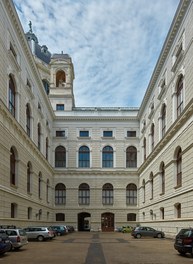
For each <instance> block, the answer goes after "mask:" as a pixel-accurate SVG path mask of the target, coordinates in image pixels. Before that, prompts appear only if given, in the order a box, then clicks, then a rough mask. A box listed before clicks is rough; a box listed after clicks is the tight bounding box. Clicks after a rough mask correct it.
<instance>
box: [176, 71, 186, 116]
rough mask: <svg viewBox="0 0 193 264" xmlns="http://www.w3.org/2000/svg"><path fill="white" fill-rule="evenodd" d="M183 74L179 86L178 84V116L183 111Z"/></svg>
mask: <svg viewBox="0 0 193 264" xmlns="http://www.w3.org/2000/svg"><path fill="white" fill-rule="evenodd" d="M183 80H184V78H183V75H182V74H181V75H180V77H179V79H178V82H177V86H176V93H177V117H179V116H180V115H181V113H182V111H183Z"/></svg>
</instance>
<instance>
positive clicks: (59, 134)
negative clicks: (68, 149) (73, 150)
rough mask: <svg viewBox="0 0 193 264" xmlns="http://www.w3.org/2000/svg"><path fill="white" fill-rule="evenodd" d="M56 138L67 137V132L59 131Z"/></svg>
mask: <svg viewBox="0 0 193 264" xmlns="http://www.w3.org/2000/svg"><path fill="white" fill-rule="evenodd" d="M56 137H65V130H57V131H56Z"/></svg>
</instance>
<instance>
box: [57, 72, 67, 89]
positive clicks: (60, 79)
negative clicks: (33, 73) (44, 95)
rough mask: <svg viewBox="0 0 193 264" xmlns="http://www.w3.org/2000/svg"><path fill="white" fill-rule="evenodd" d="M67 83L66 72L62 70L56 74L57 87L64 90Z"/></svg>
mask: <svg viewBox="0 0 193 264" xmlns="http://www.w3.org/2000/svg"><path fill="white" fill-rule="evenodd" d="M65 82H66V74H65V72H64V71H62V70H60V71H58V72H57V73H56V87H58V88H62V87H63V86H64V85H65Z"/></svg>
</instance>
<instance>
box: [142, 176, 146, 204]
mask: <svg viewBox="0 0 193 264" xmlns="http://www.w3.org/2000/svg"><path fill="white" fill-rule="evenodd" d="M145 195H146V190H145V180H143V182H142V197H143V203H145Z"/></svg>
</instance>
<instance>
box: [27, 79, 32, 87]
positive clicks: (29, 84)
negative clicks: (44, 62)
mask: <svg viewBox="0 0 193 264" xmlns="http://www.w3.org/2000/svg"><path fill="white" fill-rule="evenodd" d="M27 87H28V88H30V89H31V83H30V81H29V80H28V79H27Z"/></svg>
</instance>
